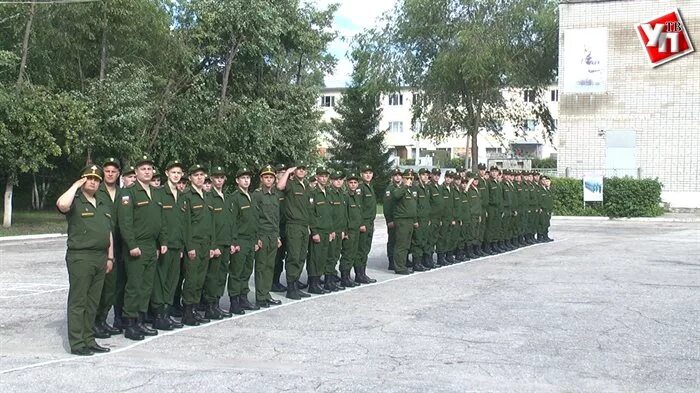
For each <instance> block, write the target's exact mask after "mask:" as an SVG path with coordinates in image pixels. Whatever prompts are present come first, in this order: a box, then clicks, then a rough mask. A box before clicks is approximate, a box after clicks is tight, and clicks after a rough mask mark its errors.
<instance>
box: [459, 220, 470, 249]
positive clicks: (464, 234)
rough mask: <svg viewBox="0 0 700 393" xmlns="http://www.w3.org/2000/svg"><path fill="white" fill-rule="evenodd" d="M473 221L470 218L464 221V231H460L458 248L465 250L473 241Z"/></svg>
mask: <svg viewBox="0 0 700 393" xmlns="http://www.w3.org/2000/svg"><path fill="white" fill-rule="evenodd" d="M471 236H472V234H471V220H470V219H469V218H467V219H465V220H462V230H461V231H460V237H459V243H457V248H464V246H466V245H467V244H469V241H470V240H471Z"/></svg>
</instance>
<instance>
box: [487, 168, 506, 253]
mask: <svg viewBox="0 0 700 393" xmlns="http://www.w3.org/2000/svg"><path fill="white" fill-rule="evenodd" d="M499 172H500V170H499V169H498V167H496V166H492V167H491V179H490V180H488V188H489V204H488V217H489V218H488V221H487V226H486V241H487V242H488V247H489V249H490V250H492V251H493V253H494V254H498V253H500V252H503V251H504V250H502V249H500V248H498V244H497V243H498V236H499V234H500V230H501V219H502V218H503V217H502V216H501V210H502V208H503V189H502V188H501V183H500V182H499V181H498V173H499Z"/></svg>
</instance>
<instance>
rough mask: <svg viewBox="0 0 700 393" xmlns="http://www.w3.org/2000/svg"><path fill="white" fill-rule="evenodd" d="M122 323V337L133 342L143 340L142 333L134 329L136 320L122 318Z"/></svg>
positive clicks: (136, 328)
mask: <svg viewBox="0 0 700 393" xmlns="http://www.w3.org/2000/svg"><path fill="white" fill-rule="evenodd" d="M122 323H123V324H124V337H126V338H128V339H129V340H134V341H141V340H143V339H144V336H143V333H142V332H141V330H140V329H139V328H138V327H136V318H127V317H122Z"/></svg>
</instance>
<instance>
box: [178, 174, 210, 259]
mask: <svg viewBox="0 0 700 393" xmlns="http://www.w3.org/2000/svg"><path fill="white" fill-rule="evenodd" d="M210 197H211V196H210V195H209V193H207V192H204V190H202V194H201V195H200V194H199V193H198V192H197V191H196V190H195V189H194V187H191V188H190V189H189V191H188V192H187V193H185V192H183V193H182V198H183V199H184V201H183V203H184V204H185V250H187V251H192V250H196V247H197V246H201V245H205V246H207V247H210V249H214V247H215V246H216V244H215V243H214V240H215V237H214V217H213V214H212V211H211V208H209V206H210V205H211V203H210V202H209V198H210Z"/></svg>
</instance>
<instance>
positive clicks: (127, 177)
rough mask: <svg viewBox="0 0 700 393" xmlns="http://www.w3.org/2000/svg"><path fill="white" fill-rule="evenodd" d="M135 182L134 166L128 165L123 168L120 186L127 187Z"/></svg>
mask: <svg viewBox="0 0 700 393" xmlns="http://www.w3.org/2000/svg"><path fill="white" fill-rule="evenodd" d="M135 182H136V168H134V167H133V166H131V165H129V166H127V167H125V168H124V173H123V174H122V188H127V187H129V186H130V185H132V184H134V183H135Z"/></svg>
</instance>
